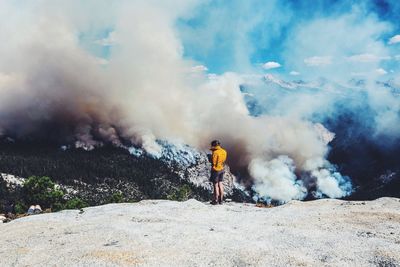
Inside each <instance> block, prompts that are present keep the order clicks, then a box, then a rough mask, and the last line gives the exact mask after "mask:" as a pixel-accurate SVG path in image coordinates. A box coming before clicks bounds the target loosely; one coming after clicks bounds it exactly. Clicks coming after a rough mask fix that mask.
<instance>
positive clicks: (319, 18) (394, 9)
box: [177, 0, 400, 78]
mask: <svg viewBox="0 0 400 267" xmlns="http://www.w3.org/2000/svg"><path fill="white" fill-rule="evenodd" d="M399 14H400V1H396V0H379V1H378V0H370V1H348V0H346V1H344V0H342V1H338V0H315V1H295V0H279V1H262V0H251V1H240V0H231V1H221V0H217V1H208V2H206V3H205V4H202V5H200V6H198V7H197V8H196V9H195V10H194V12H193V14H189V15H188V16H187V17H185V18H183V19H180V20H179V21H178V22H177V29H178V34H179V36H180V38H181V41H182V43H183V46H184V55H185V57H187V58H191V59H194V60H196V61H198V62H199V64H203V65H205V66H206V67H207V68H208V70H209V72H212V73H223V72H227V71H235V72H242V73H243V72H244V73H246V72H252V73H253V72H261V73H262V72H271V73H276V74H281V75H283V76H288V74H289V73H290V72H292V74H300V75H293V76H302V75H303V76H306V77H305V78H311V77H315V76H333V78H335V77H343V73H349V69H351V72H352V75H354V76H361V75H362V74H365V75H366V74H369V73H375V74H377V75H378V76H382V78H383V77H384V78H390V77H391V76H393V75H396V74H397V73H398V71H399V67H398V65H399V63H400V61H399V57H398V55H399V54H400V42H399V43H397V39H396V38H395V39H394V40H395V41H396V42H394V41H393V42H390V38H392V37H395V36H396V35H398V34H400V25H399ZM399 37H400V36H399ZM389 43H390V44H389ZM266 62H276V63H279V65H280V67H277V68H269V69H267V70H266V69H265V68H263V67H262V64H263V63H266ZM275 66H277V65H275ZM267 68H268V67H267ZM338 69H342V70H343V73H340V71H339V72H338V71H337V70H338ZM292 78H298V77H292ZM346 78H349V77H346Z"/></svg>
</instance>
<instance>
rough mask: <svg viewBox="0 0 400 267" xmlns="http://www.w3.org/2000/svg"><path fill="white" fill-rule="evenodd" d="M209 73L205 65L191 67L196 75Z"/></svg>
mask: <svg viewBox="0 0 400 267" xmlns="http://www.w3.org/2000/svg"><path fill="white" fill-rule="evenodd" d="M207 71H208V68H207V67H206V66H204V65H196V66H193V67H191V72H195V73H198V72H200V73H201V72H207Z"/></svg>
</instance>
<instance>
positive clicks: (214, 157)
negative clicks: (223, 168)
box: [212, 153, 218, 168]
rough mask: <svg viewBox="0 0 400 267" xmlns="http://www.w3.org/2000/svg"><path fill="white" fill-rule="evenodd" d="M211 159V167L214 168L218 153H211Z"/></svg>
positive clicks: (216, 163)
mask: <svg viewBox="0 0 400 267" xmlns="http://www.w3.org/2000/svg"><path fill="white" fill-rule="evenodd" d="M212 157H213V160H212V167H213V168H216V167H217V165H218V154H217V153H213V155H212Z"/></svg>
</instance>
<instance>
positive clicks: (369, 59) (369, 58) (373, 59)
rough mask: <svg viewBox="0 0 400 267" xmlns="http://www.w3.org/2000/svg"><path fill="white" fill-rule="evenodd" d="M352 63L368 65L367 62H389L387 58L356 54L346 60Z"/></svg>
mask: <svg viewBox="0 0 400 267" xmlns="http://www.w3.org/2000/svg"><path fill="white" fill-rule="evenodd" d="M347 59H348V60H349V61H352V62H361V63H369V62H379V61H382V60H389V59H390V57H389V56H376V55H374V54H358V55H353V56H350V57H348V58H347Z"/></svg>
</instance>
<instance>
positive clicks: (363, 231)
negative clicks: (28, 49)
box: [0, 198, 400, 266]
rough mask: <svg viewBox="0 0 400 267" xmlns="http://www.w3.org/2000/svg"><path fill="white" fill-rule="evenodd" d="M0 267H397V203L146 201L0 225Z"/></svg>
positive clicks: (399, 236) (399, 230) (399, 261)
mask: <svg viewBox="0 0 400 267" xmlns="http://www.w3.org/2000/svg"><path fill="white" fill-rule="evenodd" d="M0 236H1V238H0V266H135V265H140V266H399V265H400V200H399V199H396V198H381V199H378V200H375V201H371V202H348V201H340V200H330V199H323V200H317V201H310V202H299V201H292V202H289V203H288V204H286V205H283V206H279V207H276V208H258V207H255V206H254V205H251V204H238V203H227V204H224V205H222V206H211V205H209V204H204V203H201V202H198V201H196V200H189V201H186V202H174V201H166V200H157V201H152V200H147V201H141V202H139V203H135V204H109V205H105V206H99V207H91V208H86V209H84V211H83V212H82V211H79V210H69V211H62V212H58V213H50V214H41V215H33V216H28V217H24V218H21V219H18V220H15V221H12V222H10V223H7V224H0Z"/></svg>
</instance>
